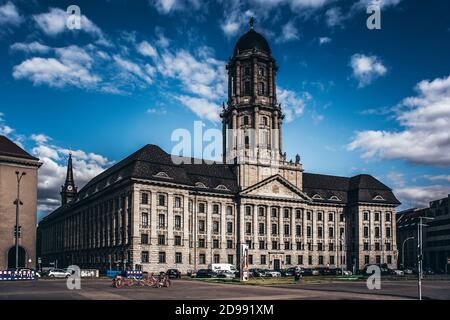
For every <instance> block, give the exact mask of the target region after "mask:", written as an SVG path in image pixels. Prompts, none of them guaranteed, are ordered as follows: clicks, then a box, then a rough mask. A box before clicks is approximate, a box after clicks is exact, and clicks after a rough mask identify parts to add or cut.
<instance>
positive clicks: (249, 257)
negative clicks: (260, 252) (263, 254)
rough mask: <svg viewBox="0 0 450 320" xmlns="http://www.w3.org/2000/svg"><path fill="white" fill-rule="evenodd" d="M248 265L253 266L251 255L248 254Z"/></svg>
mask: <svg viewBox="0 0 450 320" xmlns="http://www.w3.org/2000/svg"><path fill="white" fill-rule="evenodd" d="M248 264H253V255H252V254H250V255H249V256H248Z"/></svg>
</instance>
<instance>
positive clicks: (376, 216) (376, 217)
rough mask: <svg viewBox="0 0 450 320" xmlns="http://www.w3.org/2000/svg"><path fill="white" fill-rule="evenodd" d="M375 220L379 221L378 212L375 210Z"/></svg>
mask: <svg viewBox="0 0 450 320" xmlns="http://www.w3.org/2000/svg"><path fill="white" fill-rule="evenodd" d="M375 221H380V213H379V212H375Z"/></svg>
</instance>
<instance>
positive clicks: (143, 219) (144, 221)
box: [141, 212, 148, 227]
mask: <svg viewBox="0 0 450 320" xmlns="http://www.w3.org/2000/svg"><path fill="white" fill-rule="evenodd" d="M141 224H142V226H143V227H147V226H148V213H147V212H142V213H141Z"/></svg>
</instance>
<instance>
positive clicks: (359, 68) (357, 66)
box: [350, 53, 387, 88]
mask: <svg viewBox="0 0 450 320" xmlns="http://www.w3.org/2000/svg"><path fill="white" fill-rule="evenodd" d="M350 66H351V68H352V71H353V77H355V79H356V80H358V86H359V87H360V88H362V87H365V86H367V85H369V84H370V83H372V81H374V80H375V79H376V78H378V77H381V76H383V75H385V74H386V72H387V68H386V67H385V66H384V65H383V63H382V62H381V61H380V59H379V58H378V57H377V56H366V55H364V54H359V53H356V54H354V55H352V56H351V58H350Z"/></svg>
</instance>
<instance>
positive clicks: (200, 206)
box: [198, 202, 206, 213]
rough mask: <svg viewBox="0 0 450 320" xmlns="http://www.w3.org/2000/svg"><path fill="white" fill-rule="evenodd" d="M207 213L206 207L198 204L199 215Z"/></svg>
mask: <svg viewBox="0 0 450 320" xmlns="http://www.w3.org/2000/svg"><path fill="white" fill-rule="evenodd" d="M205 212H206V205H205V204H204V203H203V202H201V203H199V204H198V213H205Z"/></svg>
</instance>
